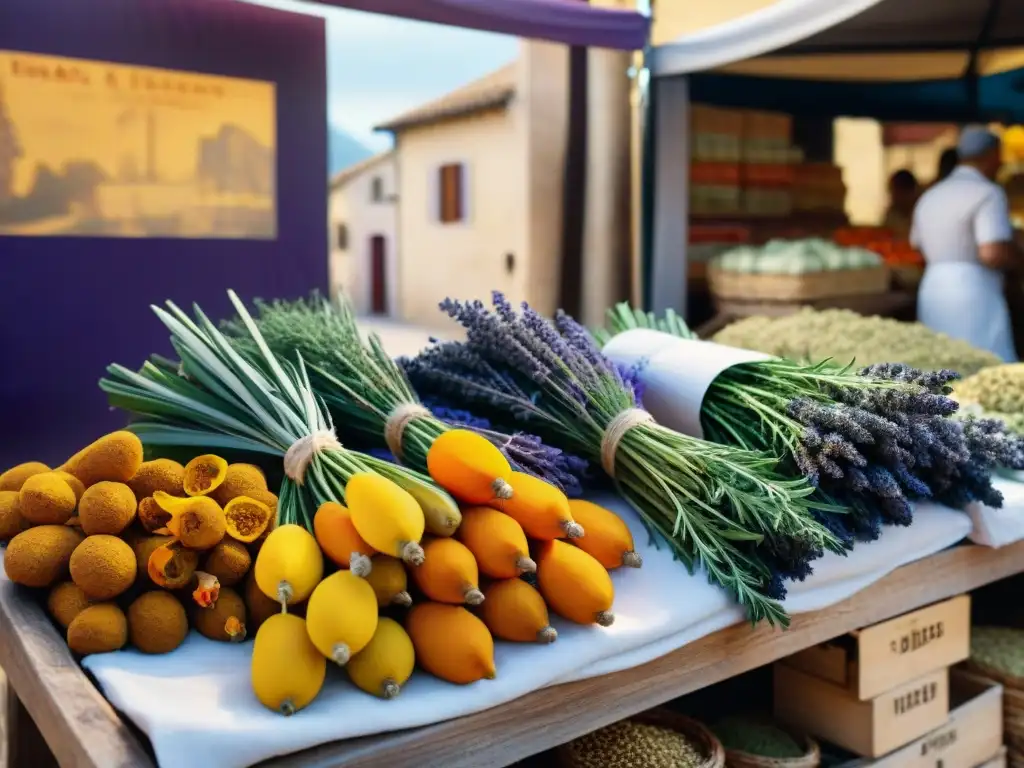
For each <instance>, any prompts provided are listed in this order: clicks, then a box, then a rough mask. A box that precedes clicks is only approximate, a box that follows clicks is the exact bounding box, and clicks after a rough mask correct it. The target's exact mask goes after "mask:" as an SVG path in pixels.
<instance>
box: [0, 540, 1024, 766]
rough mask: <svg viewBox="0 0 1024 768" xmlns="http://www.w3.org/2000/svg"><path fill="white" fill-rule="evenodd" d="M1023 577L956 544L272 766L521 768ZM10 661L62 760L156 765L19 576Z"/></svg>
mask: <svg viewBox="0 0 1024 768" xmlns="http://www.w3.org/2000/svg"><path fill="white" fill-rule="evenodd" d="M1021 572H1024V542H1021V543H1018V544H1015V545H1012V546H1009V547H1005V548H1003V549H1000V550H992V549H988V548H986V547H976V546H962V547H957V548H954V549H950V550H947V551H945V552H941V553H939V554H936V555H933V556H932V557H929V558H926V559H924V560H921V561H918V562H916V563H912V564H910V565H907V566H904V567H903V568H900V569H898V570H896V571H894V572H893V573H891V574H889V576H887V577H885V578H884V579H882V580H881V581H879V582H877V583H875V584H874V585H872V586H871V587H868V588H867V589H865V590H863V591H862V592H859V593H858V594H856V595H854V596H853V597H852V598H850V599H849V600H846V601H844V602H842V603H840V604H838V605H836V606H833V607H831V608H828V609H826V610H823V611H817V612H815V613H810V614H804V615H801V616H796V617H794V619H793V624H792V627H791V628H790V629H789V630H788V631H787V632H773V631H771V630H769V629H768V628H766V627H760V628H758V629H756V630H752V629H751V628H750V627H749V626H748V625H746V624H742V625H737V626H734V627H730V628H728V629H725V630H722V631H721V632H716V633H715V634H713V635H710V636H708V637H706V638H704V639H702V640H698V641H697V642H695V643H692V644H690V645H688V646H685V647H684V648H680V649H679V650H677V651H674V652H672V653H670V654H668V655H666V656H663V657H661V658H660V659H656V660H654V661H652V662H650V663H648V664H644V665H643V666H640V667H636V668H633V669H628V670H624V671H622V672H617V673H614V674H611V675H605V676H603V677H598V678H594V679H591V680H584V681H581V682H577V683H569V684H566V685H560V686H556V687H553V688H547V689H544V690H541V691H537V692H535V693H532V694H529V695H527V696H524V697H522V698H520V699H517V700H516V701H513V702H509V703H508V704H505V705H502V706H499V707H495V708H493V709H490V710H486V711H484V712H480V713H477V714H475V715H470V716H468V717H463V718H459V719H457V720H451V721H448V722H444V723H438V724H437V725H433V726H428V727H425V728H418V729H414V730H409V731H401V732H397V733H392V734H386V735H382V736H375V737H367V738H362V739H353V740H350V741H346V742H336V743H333V744H326V745H323V746H321V747H316V748H313V749H308V750H305V751H303V752H298V753H296V754H294V755H288V756H286V757H282V758H277V759H274V760H269V761H267V762H266V763H264V764H262V765H264V766H267V767H268V768H269V767H270V766H273V768H298V767H299V766H301V767H302V768H328V767H329V766H330V767H331V768H334V767H340V766H345V768H362V767H364V766H373V767H376V766H381V765H388V766H391V767H392V768H401V767H402V766H409V767H410V768H412V767H413V766H415V767H416V768H420V767H421V766H424V765H444V766H446V768H478V767H479V766H481V765H489V766H506V765H510V764H512V763H514V762H516V761H518V760H521V759H523V758H525V757H528V756H530V755H533V754H536V753H538V752H542V751H544V750H546V749H549V748H551V747H554V746H557V745H558V744H562V743H564V742H566V741H569V740H571V739H573V738H575V737H577V736H580V735H582V734H584V733H587V732H589V731H592V730H594V729H596V728H600V727H602V726H604V725H607V724H609V723H612V722H615V721H617V720H620V719H622V718H624V717H629V716H630V715H633V714H636V713H637V712H642V711H644V710H645V709H648V708H650V707H654V706H657V705H659V704H663V703H664V702H666V701H669V700H671V699H674V698H676V697H678V696H682V695H685V694H687V693H690V692H692V691H695V690H698V689H700V688H704V687H706V686H709V685H713V684H714V683H717V682H720V681H722V680H726V679H728V678H730V677H733V676H735V675H738V674H742V673H743V672H747V671H749V670H751V669H754V668H756V667H759V666H762V665H764V664H769V663H771V662H773V661H776V660H777V659H780V658H783V657H785V656H788V655H790V654H793V653H795V652H797V651H799V650H803V649H804V648H807V647H810V646H812V645H815V644H817V643H821V642H824V641H826V640H829V639H831V638H833V637H836V636H838V635H841V634H844V633H845V632H848V631H851V630H853V629H857V628H860V627H863V626H867V625H870V624H874V623H876V622H879V621H883V620H885V619H888V618H891V617H893V616H898V615H899V614H901V613H904V612H906V611H910V610H913V609H915V608H919V607H920V606H923V605H927V604H929V603H933V602H936V601H938V600H942V599H945V598H947V597H952V596H953V595H958V594H961V593H963V592H969V591H971V590H973V589H977V588H978V587H981V586H984V585H986V584H989V583H992V582H994V581H998V580H1000V579H1003V578H1006V577H1008V576H1012V575H1014V574H1017V573H1021ZM0 666H3V668H4V669H5V670H6V671H7V673H8V677H9V681H10V683H11V685H13V688H14V690H15V691H16V692H17V694H18V697H19V698H20V699H21V701H22V703H23V704H24V706H25V709H26V710H27V711H28V713H29V714H30V715H31V716H32V718H33V719H34V720H35V721H36V723H39V724H40V731H41V733H42V735H43V737H44V738H45V739H46V742H47V744H48V745H49V746H50V749H51V750H53V752H54V754H55V755H56V758H57V760H58V762H59V764H60V765H61V766H64V767H65V768H71V767H72V766H74V768H128V767H129V766H131V767H132V768H135V767H138V768H152V766H153V762H152V760H151V758H150V757H149V755H148V753H147V751H146V749H145V748H144V746H143V745H142V744H141V743H140V742H139V740H138V738H137V737H136V736H135V734H134V733H133V732H132V730H131V729H130V728H129V727H128V726H127V725H126V724H125V723H123V722H122V721H121V720H120V719H119V718H118V716H117V713H116V712H115V711H114V710H113V708H111V706H110V705H109V704H108V703H107V701H106V700H105V699H104V698H103V697H102V696H101V695H100V693H99V691H98V690H97V689H96V687H95V686H94V685H93V684H92V682H91V681H90V680H89V679H88V677H86V675H85V674H84V673H83V672H82V670H81V668H80V667H79V666H78V665H77V663H75V660H74V658H73V657H72V655H71V653H70V652H69V651H68V649H67V646H66V645H65V643H64V640H63V638H61V637H60V635H59V634H58V633H57V632H56V630H54V628H53V626H52V624H51V623H50V621H49V620H48V619H47V617H46V616H45V614H44V613H43V611H42V609H41V608H40V606H39V605H38V604H37V603H36V602H35V601H34V600H33V599H32V598H31V596H30V595H28V594H27V593H26V592H24V591H21V590H19V589H17V588H15V587H14V586H13V585H11V584H9V583H4V584H0ZM6 735H7V736H8V738H9V737H10V735H11V734H10V733H9V732H8V733H7V734H6ZM8 743H10V742H8ZM40 765H43V764H42V763H40ZM33 768H35V766H33Z"/></svg>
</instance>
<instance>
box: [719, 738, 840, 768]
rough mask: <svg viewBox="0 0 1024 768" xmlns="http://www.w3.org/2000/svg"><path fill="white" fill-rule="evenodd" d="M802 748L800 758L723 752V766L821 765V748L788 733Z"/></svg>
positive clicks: (798, 767)
mask: <svg viewBox="0 0 1024 768" xmlns="http://www.w3.org/2000/svg"><path fill="white" fill-rule="evenodd" d="M789 734H790V735H791V736H793V737H794V738H795V739H796V740H797V742H798V743H800V744H802V745H803V747H804V754H803V755H801V756H800V757H765V756H764V755H753V754H751V753H749V752H741V751H740V750H738V749H727V750H725V764H726V766H727V767H728V768H818V766H819V765H821V748H820V747H819V746H818V742H816V741H815V740H814V739H812V738H811V737H810V736H807V735H805V734H803V733H797V732H796V731H789Z"/></svg>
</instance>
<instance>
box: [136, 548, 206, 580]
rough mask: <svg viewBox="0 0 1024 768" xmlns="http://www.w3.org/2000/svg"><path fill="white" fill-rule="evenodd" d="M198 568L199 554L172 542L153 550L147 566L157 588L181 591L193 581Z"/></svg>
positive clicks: (147, 570) (147, 571)
mask: <svg viewBox="0 0 1024 768" xmlns="http://www.w3.org/2000/svg"><path fill="white" fill-rule="evenodd" d="M198 566H199V553H198V552H194V551H193V550H191V549H186V548H185V547H183V546H182V545H181V542H180V541H172V542H170V543H169V544H164V545H163V546H162V547H157V548H156V549H155V550H153V554H151V555H150V556H149V562H148V563H147V564H146V573H148V574H149V578H150V579H151V580H152V581H153V583H154V584H156V585H157V586H160V587H164V588H165V589H181V588H182V587H187V586H188V584H189V582H191V581H192V576H193V575H194V574H195V572H196V568H197V567H198Z"/></svg>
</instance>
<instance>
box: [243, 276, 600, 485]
mask: <svg viewBox="0 0 1024 768" xmlns="http://www.w3.org/2000/svg"><path fill="white" fill-rule="evenodd" d="M256 309H257V313H256V317H255V319H254V323H255V325H256V327H257V328H258V329H259V331H260V334H261V336H262V338H263V339H264V341H265V342H266V343H267V346H268V347H269V348H270V349H271V350H272V351H273V352H275V353H277V354H278V355H282V356H284V355H289V354H295V353H296V352H297V353H299V354H300V355H301V356H302V359H303V360H304V361H305V363H306V366H307V369H308V371H309V376H310V380H311V382H312V384H313V388H314V389H315V390H316V392H317V394H318V395H319V396H320V397H321V398H323V400H324V403H325V404H326V405H327V407H328V408H329V409H330V411H331V413H332V414H333V416H334V419H335V422H336V423H337V424H338V425H339V428H340V429H341V430H342V431H343V433H344V434H345V436H346V437H349V436H351V438H352V439H354V440H357V441H359V444H361V445H366V446H372V447H374V448H386V449H388V450H389V451H391V452H392V453H393V454H394V455H395V458H397V459H398V460H399V461H400V462H401V463H402V464H404V465H406V466H408V467H411V468H413V469H415V470H418V471H419V472H426V471H427V451H428V450H430V446H431V445H432V444H433V442H434V440H435V439H436V438H437V437H438V436H439V435H440V434H442V433H443V432H445V431H447V430H449V429H451V428H453V427H454V426H459V427H462V428H465V429H471V430H473V431H474V432H476V433H477V434H479V435H481V436H482V437H485V438H486V439H487V440H489V441H490V442H491V443H492V444H493V445H494V446H495V447H497V448H498V449H499V450H500V451H501V452H502V453H503V454H504V455H505V457H506V458H507V459H508V460H509V462H510V463H511V464H512V465H513V467H514V468H515V469H518V470H520V471H524V472H527V473H529V474H531V475H535V476H536V477H540V478H541V479H543V480H546V481H547V482H550V483H553V484H554V485H556V486H558V487H560V488H561V489H562V490H563V491H565V492H567V493H572V492H574V491H575V492H578V491H579V479H578V478H579V476H580V475H582V474H583V472H584V471H585V469H586V466H585V462H582V461H580V460H579V459H576V458H575V457H571V456H565V455H563V454H562V453H561V451H559V450H557V449H555V448H552V447H550V446H545V445H543V444H542V443H541V442H540V441H539V440H538V439H537V438H536V437H533V436H532V435H526V434H522V433H520V432H519V431H518V430H517V431H516V432H515V433H513V434H504V433H502V432H500V431H498V430H495V429H494V428H492V427H491V426H490V425H489V424H487V425H486V426H484V425H480V424H474V423H471V421H470V420H468V419H466V418H465V417H467V416H469V414H466V413H465V412H464V411H459V412H448V414H447V415H449V416H456V418H445V416H444V415H443V414H444V410H443V409H442V413H441V414H438V413H435V412H433V411H432V410H430V409H428V408H426V407H425V406H423V405H422V404H421V403H420V400H419V398H418V397H417V395H416V393H415V392H414V391H413V389H412V387H411V385H410V384H409V382H408V380H407V379H406V376H405V373H404V372H403V371H402V369H401V368H400V367H399V366H398V365H397V364H396V363H395V362H394V360H392V359H391V357H390V356H389V355H388V353H387V352H386V351H385V349H384V346H383V345H382V344H381V341H380V338H379V337H378V336H377V335H376V334H370V335H369V336H368V338H367V339H366V340H364V339H363V337H362V335H361V334H360V331H359V327H358V324H357V322H356V318H355V314H354V313H353V311H352V308H351V306H350V305H349V304H348V303H347V302H345V301H344V300H342V301H339V302H337V303H332V302H329V301H327V300H325V299H323V298H320V297H317V296H313V297H312V298H310V299H308V300H299V301H273V302H263V301H256ZM223 330H224V332H225V333H226V334H227V335H228V337H229V338H230V339H231V342H232V344H234V345H235V346H237V347H238V348H240V349H242V350H245V351H247V352H251V351H253V346H254V345H253V342H252V339H251V337H250V335H249V333H248V329H247V327H246V324H245V323H244V322H243V321H242V319H241V318H235V319H233V320H231V321H229V322H227V323H224V324H223ZM396 417H397V419H398V421H396ZM460 417H461V418H460ZM581 465H582V466H581Z"/></svg>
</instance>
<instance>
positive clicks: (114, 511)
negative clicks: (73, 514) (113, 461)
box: [78, 480, 136, 536]
mask: <svg viewBox="0 0 1024 768" xmlns="http://www.w3.org/2000/svg"><path fill="white" fill-rule="evenodd" d="M135 506H136V503H135V494H134V493H132V489H131V488H129V487H128V486H127V485H125V484H124V483H113V482H110V481H109V480H102V481H100V482H98V483H96V484H95V485H90V486H89V488H88V490H86V492H85V493H84V494H83V495H82V501H81V503H79V505H78V517H79V519H80V520H81V522H82V530H83V531H85V533H86V535H88V536H94V535H96V534H99V533H107V534H110V535H111V536H117V535H119V534H120V533H121V532H122V531H123V530H124V529H125V528H127V527H128V526H129V525H131V522H132V520H134V519H135Z"/></svg>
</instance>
